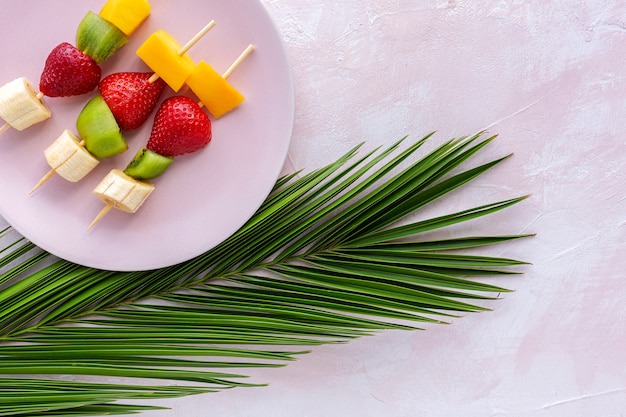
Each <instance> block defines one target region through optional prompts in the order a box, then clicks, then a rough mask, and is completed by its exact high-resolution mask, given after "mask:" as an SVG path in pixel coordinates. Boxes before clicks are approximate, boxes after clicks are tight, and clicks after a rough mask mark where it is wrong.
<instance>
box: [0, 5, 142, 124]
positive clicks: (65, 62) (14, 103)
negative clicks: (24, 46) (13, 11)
mask: <svg viewBox="0 0 626 417" xmlns="http://www.w3.org/2000/svg"><path fill="white" fill-rule="evenodd" d="M150 11H151V7H150V3H149V2H148V0H108V1H107V2H106V3H105V4H104V6H103V8H102V10H101V11H100V13H99V14H95V13H93V12H91V11H90V12H88V13H87V14H86V15H85V16H84V18H83V19H82V20H81V22H80V24H79V25H78V28H77V31H76V46H73V45H72V44H70V43H68V42H62V43H60V44H59V45H57V46H56V47H55V48H53V49H52V51H51V52H50V54H49V55H48V57H47V58H46V62H45V65H44V69H43V71H42V73H41V77H40V81H39V93H35V91H34V88H33V86H32V84H31V83H30V81H28V80H27V79H26V78H24V77H21V78H17V79H16V80H13V81H11V82H9V83H7V84H6V85H5V86H3V87H2V88H1V89H0V118H2V119H3V120H4V122H5V123H4V125H2V126H0V134H1V133H2V132H4V131H6V130H7V129H8V128H9V127H14V128H15V129H17V130H23V129H26V128H27V127H30V126H32V125H33V124H36V123H39V122H41V121H43V120H45V119H47V118H49V117H50V116H51V113H50V110H49V109H48V107H47V106H46V105H45V103H44V101H43V97H44V96H48V97H67V96H73V95H80V94H85V93H87V92H89V91H92V90H93V89H94V88H96V86H97V85H98V82H99V81H100V78H101V75H102V70H101V68H100V66H99V65H100V64H102V63H103V62H104V61H106V60H107V59H108V58H109V57H111V56H112V55H113V54H115V53H116V52H117V51H118V50H119V49H120V48H122V47H123V46H124V45H126V43H128V40H129V36H130V35H131V34H132V33H133V32H134V31H135V30H136V29H137V28H138V27H139V25H141V23H143V21H144V20H145V19H146V18H147V17H148V16H149V15H150ZM20 84H22V85H20ZM24 85H25V86H26V88H24V87H23V86H24ZM4 87H7V88H4Z"/></svg>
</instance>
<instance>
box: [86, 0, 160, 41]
mask: <svg viewBox="0 0 626 417" xmlns="http://www.w3.org/2000/svg"><path fill="white" fill-rule="evenodd" d="M150 11H151V6H150V3H149V2H148V0H108V1H107V2H106V3H105V4H104V6H102V10H100V13H98V14H99V16H100V17H101V18H103V19H105V20H107V21H109V22H110V23H113V24H114V25H115V26H116V27H117V28H118V29H119V30H121V31H122V32H124V33H125V34H126V36H130V35H131V34H132V33H133V32H135V30H137V28H138V27H139V26H140V25H141V24H142V23H143V22H144V20H146V19H147V18H148V16H150Z"/></svg>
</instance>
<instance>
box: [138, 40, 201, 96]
mask: <svg viewBox="0 0 626 417" xmlns="http://www.w3.org/2000/svg"><path fill="white" fill-rule="evenodd" d="M180 49H181V46H180V45H179V44H178V42H177V41H176V39H174V38H173V37H172V35H170V34H169V33H167V32H165V31H164V30H157V31H156V32H154V33H153V34H151V35H150V36H149V37H148V39H146V40H145V42H144V43H143V44H141V46H140V47H139V48H138V49H137V56H139V58H141V59H142V60H143V62H145V63H146V65H147V66H149V67H150V69H152V71H154V72H155V73H156V74H157V75H158V76H159V77H161V78H162V79H163V81H165V82H166V83H167V85H169V86H170V87H171V88H172V90H174V91H176V92H178V90H180V89H181V87H182V86H183V85H184V84H185V80H187V77H189V74H191V72H192V71H193V69H194V68H195V67H196V63H195V62H194V61H193V59H191V57H189V55H187V54H186V53H185V54H183V55H179V54H178V52H179V51H180Z"/></svg>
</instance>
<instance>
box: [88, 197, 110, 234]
mask: <svg viewBox="0 0 626 417" xmlns="http://www.w3.org/2000/svg"><path fill="white" fill-rule="evenodd" d="M112 208H113V204H112V203H107V205H106V206H104V207H102V210H100V213H98V214H97V215H96V217H94V219H93V220H92V221H91V223H90V224H89V226H88V227H87V231H89V230H90V229H91V228H92V227H94V226H95V225H96V224H97V223H98V222H99V221H100V220H102V219H103V218H104V216H106V215H107V214H108V213H109V211H111V209H112Z"/></svg>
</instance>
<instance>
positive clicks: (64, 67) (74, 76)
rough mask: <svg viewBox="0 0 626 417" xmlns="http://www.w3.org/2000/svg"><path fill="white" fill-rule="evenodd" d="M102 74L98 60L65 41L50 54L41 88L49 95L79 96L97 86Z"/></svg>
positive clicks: (42, 75)
mask: <svg viewBox="0 0 626 417" xmlns="http://www.w3.org/2000/svg"><path fill="white" fill-rule="evenodd" d="M101 76H102V70H101V69H100V67H99V66H98V64H96V61H94V60H93V59H91V58H89V57H88V56H87V55H85V54H84V53H82V52H81V51H79V50H78V49H76V48H75V47H74V46H72V45H70V44H69V43H67V42H63V43H61V44H59V45H57V46H56V47H55V48H54V49H53V50H52V51H51V52H50V55H48V58H47V59H46V64H45V66H44V68H43V72H42V73H41V79H40V81H39V90H40V91H41V92H42V93H43V94H45V95H47V96H48V97H67V96H77V95H80V94H85V93H88V92H90V91H91V90H93V89H94V88H96V86H97V85H98V82H99V81H100V77H101Z"/></svg>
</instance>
